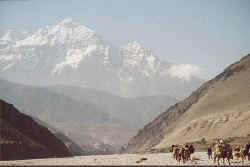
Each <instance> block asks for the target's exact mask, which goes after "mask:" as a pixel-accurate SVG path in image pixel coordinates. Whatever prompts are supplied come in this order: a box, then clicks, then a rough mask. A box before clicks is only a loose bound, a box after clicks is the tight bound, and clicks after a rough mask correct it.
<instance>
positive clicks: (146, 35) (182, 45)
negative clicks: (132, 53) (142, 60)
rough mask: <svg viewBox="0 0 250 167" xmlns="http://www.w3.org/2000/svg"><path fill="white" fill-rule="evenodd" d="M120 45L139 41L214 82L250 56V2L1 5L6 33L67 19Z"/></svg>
mask: <svg viewBox="0 0 250 167" xmlns="http://www.w3.org/2000/svg"><path fill="white" fill-rule="evenodd" d="M69 17H70V18H72V19H73V20H75V21H76V22H80V23H82V24H84V25H87V26H88V27H90V28H92V29H93V30H95V31H96V32H97V33H98V34H99V35H101V36H103V37H104V39H106V40H108V41H110V42H111V43H113V44H114V45H116V46H118V47H119V46H121V45H123V44H126V43H127V42H128V41H132V40H136V41H138V42H140V43H142V44H143V45H144V46H145V47H148V48H151V49H152V50H153V51H154V52H155V54H156V55H157V56H158V57H160V58H162V59H165V60H167V61H168V62H172V63H178V64H193V65H196V66H198V67H199V68H200V69H201V72H200V74H199V76H200V77H202V78H204V79H209V78H211V77H213V76H214V75H216V74H218V73H219V72H221V71H222V70H223V69H224V68H225V67H226V66H227V65H229V64H231V63H233V62H235V61H236V60H239V59H240V58H241V57H242V56H245V55H246V54H247V53H250V0H216V1H215V0H172V1H170V0H9V1H7V0H0V28H1V29H7V28H11V29H18V30H24V29H34V28H38V27H41V26H44V25H52V24H56V23H58V22H60V21H61V20H63V19H65V18H69Z"/></svg>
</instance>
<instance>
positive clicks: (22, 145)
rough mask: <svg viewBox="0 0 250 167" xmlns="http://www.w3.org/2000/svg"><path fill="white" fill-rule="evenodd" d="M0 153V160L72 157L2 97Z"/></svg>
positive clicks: (0, 107)
mask: <svg viewBox="0 0 250 167" xmlns="http://www.w3.org/2000/svg"><path fill="white" fill-rule="evenodd" d="M0 153H1V154H0V160H16V159H33V158H49V157H55V156H56V157H69V156H73V155H72V154H71V153H70V151H69V150H68V148H67V147H66V146H65V145H64V143H63V142H62V141H61V140H59V139H57V138H56V137H55V135H53V134H52V133H51V132H50V131H49V130H48V129H47V128H45V127H43V126H41V125H39V124H38V123H36V122H35V121H34V120H33V119H32V118H31V117H30V116H27V115H25V114H22V113H20V112H19V111H18V110H17V109H16V108H15V107H14V106H13V105H11V104H8V103H6V102H5V101H3V100H0Z"/></svg>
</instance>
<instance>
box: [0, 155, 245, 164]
mask: <svg viewBox="0 0 250 167" xmlns="http://www.w3.org/2000/svg"><path fill="white" fill-rule="evenodd" d="M192 157H195V158H197V159H199V160H196V161H193V162H191V161H189V162H187V163H186V164H185V165H216V164H214V163H213V161H212V160H208V158H207V154H206V153H205V152H196V153H194V154H193V155H192ZM141 158H147V160H144V161H142V162H140V163H137V162H136V161H138V160H140V159H141ZM232 164H233V165H241V163H240V162H238V161H237V160H235V159H234V160H233V163H232ZM4 165H10V166H11V165H184V164H183V163H178V162H176V161H175V160H174V159H173V157H172V154H171V153H157V154H122V155H120V154H114V155H96V156H77V157H71V158H48V159H30V160H17V161H0V166H4ZM244 165H250V162H249V161H248V160H245V162H244Z"/></svg>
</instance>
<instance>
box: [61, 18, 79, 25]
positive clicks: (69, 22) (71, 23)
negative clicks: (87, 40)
mask: <svg viewBox="0 0 250 167" xmlns="http://www.w3.org/2000/svg"><path fill="white" fill-rule="evenodd" d="M59 25H62V26H70V27H72V26H79V25H80V24H79V23H77V22H74V21H73V19H72V18H66V19H63V20H62V21H61V22H59Z"/></svg>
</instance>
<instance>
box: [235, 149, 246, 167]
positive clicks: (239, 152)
mask: <svg viewBox="0 0 250 167" xmlns="http://www.w3.org/2000/svg"><path fill="white" fill-rule="evenodd" d="M234 156H235V157H236V158H237V161H238V160H239V158H241V162H242V164H244V160H245V159H246V158H245V155H244V153H243V151H242V150H241V149H240V147H236V148H235V149H234Z"/></svg>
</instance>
